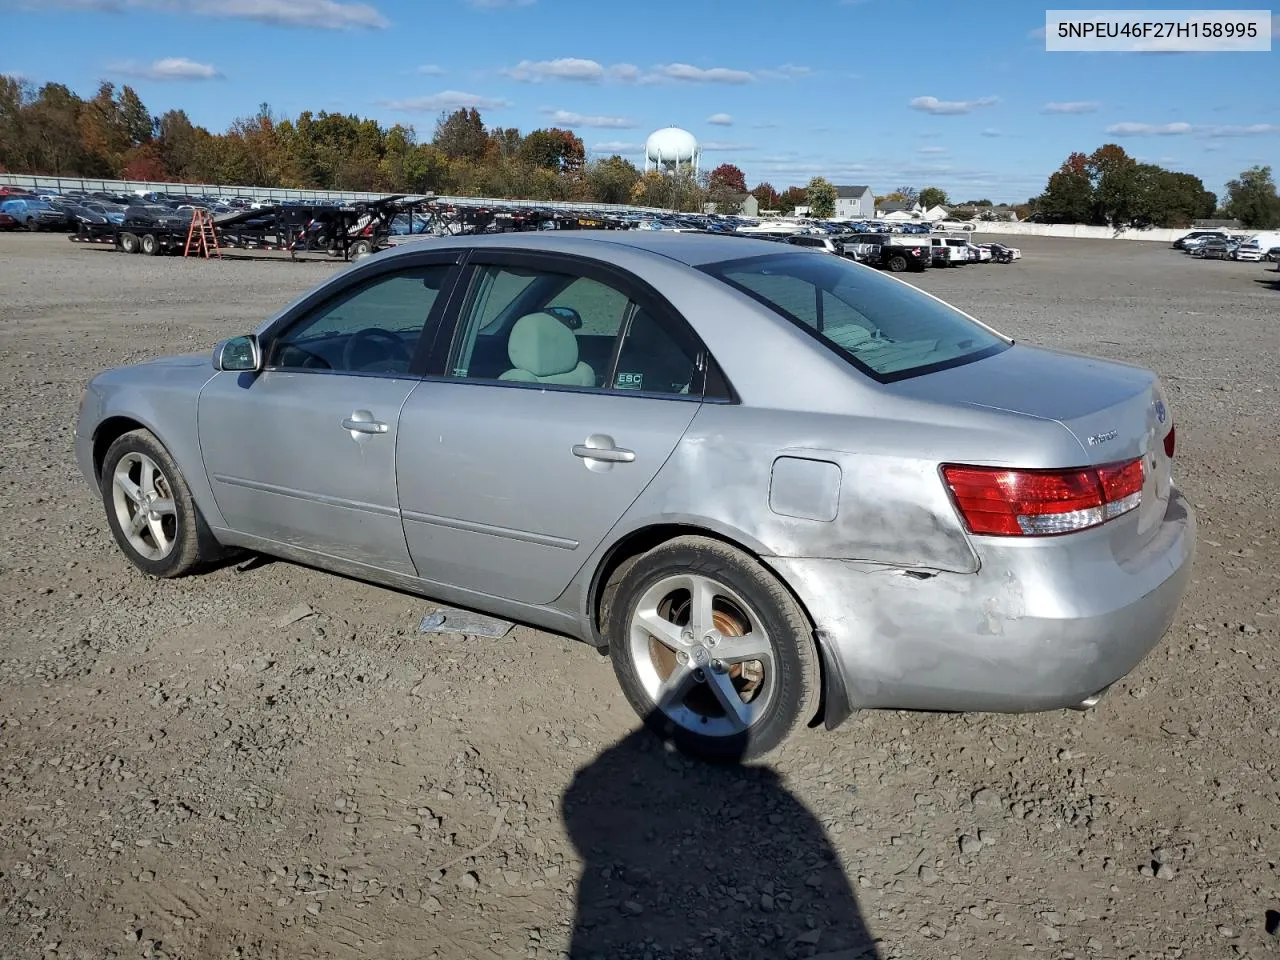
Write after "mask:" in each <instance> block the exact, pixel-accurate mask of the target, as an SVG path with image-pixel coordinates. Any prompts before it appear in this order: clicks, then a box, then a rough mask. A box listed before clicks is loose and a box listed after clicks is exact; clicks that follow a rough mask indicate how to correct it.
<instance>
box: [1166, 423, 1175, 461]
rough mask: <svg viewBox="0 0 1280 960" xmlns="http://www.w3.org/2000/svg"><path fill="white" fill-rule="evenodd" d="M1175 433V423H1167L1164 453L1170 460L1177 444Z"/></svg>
mask: <svg viewBox="0 0 1280 960" xmlns="http://www.w3.org/2000/svg"><path fill="white" fill-rule="evenodd" d="M1177 434H1178V430H1177V426H1176V424H1172V423H1171V424H1169V432H1168V433H1166V434H1165V435H1164V455H1165V456H1166V457H1168V458H1169V459H1170V460H1172V459H1173V451H1174V448H1175V447H1176V446H1177V445H1178V436H1177Z"/></svg>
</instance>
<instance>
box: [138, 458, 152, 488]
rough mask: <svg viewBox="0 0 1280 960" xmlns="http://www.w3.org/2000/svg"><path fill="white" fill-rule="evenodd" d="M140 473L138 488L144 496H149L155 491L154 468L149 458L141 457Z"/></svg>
mask: <svg viewBox="0 0 1280 960" xmlns="http://www.w3.org/2000/svg"><path fill="white" fill-rule="evenodd" d="M140 462H141V466H142V475H141V476H140V477H139V478H138V489H139V490H141V491H142V495H143V496H144V497H149V496H151V495H152V494H154V493H155V492H156V468H155V464H153V463H152V462H151V461H150V460H147V459H146V458H142V459H141V461H140Z"/></svg>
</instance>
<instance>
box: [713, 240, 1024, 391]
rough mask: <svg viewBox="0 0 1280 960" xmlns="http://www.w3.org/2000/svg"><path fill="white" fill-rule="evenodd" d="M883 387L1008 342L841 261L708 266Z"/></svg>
mask: <svg viewBox="0 0 1280 960" xmlns="http://www.w3.org/2000/svg"><path fill="white" fill-rule="evenodd" d="M700 269H701V270H703V271H704V272H705V273H709V274H710V275H711V276H713V277H716V278H717V279H719V280H722V281H723V282H725V283H727V284H729V285H730V286H732V287H735V288H736V289H738V290H740V291H742V292H743V293H745V294H747V295H748V296H750V297H752V298H753V299H755V300H757V301H759V302H760V303H762V304H764V305H765V306H767V307H769V308H771V309H773V310H774V311H775V312H777V313H778V314H780V315H781V316H782V317H784V318H786V319H787V320H789V321H791V322H792V323H795V324H796V325H798V326H800V327H802V328H803V329H805V330H806V331H808V332H809V333H811V334H812V335H814V336H815V337H817V338H818V339H819V340H820V341H821V342H823V343H824V344H826V345H827V346H828V347H829V348H831V349H832V350H834V351H835V352H836V353H837V354H839V355H840V356H842V357H844V358H845V359H846V360H848V361H849V362H850V363H852V364H853V365H854V366H856V367H857V368H858V369H860V370H862V371H863V372H864V373H867V374H869V375H871V376H872V377H874V378H875V379H876V380H879V381H881V382H889V381H893V380H902V379H905V378H906V377H910V376H917V375H920V374H924V373H929V372H931V371H934V370H942V369H945V368H947V367H954V366H959V365H960V364H963V363H969V362H972V361H974V360H980V359H982V358H983V357H989V356H991V355H993V354H996V353H999V352H1001V351H1002V350H1005V349H1007V348H1008V346H1009V343H1008V341H1007V340H1005V339H1003V338H1002V337H1000V336H999V335H998V334H996V333H994V332H992V331H991V330H988V329H987V328H986V327H984V326H982V325H981V324H978V323H976V322H974V321H973V320H970V319H969V318H968V317H966V316H965V315H964V314H962V313H961V312H960V311H958V310H956V309H954V308H952V307H949V306H947V305H946V304H944V303H941V302H939V301H937V300H935V299H933V298H932V297H930V296H927V295H926V294H924V293H921V292H920V291H919V290H917V289H915V288H914V287H912V286H911V285H910V284H906V283H903V282H901V281H899V280H896V279H893V278H890V277H886V276H883V275H882V274H879V273H877V272H875V271H874V270H871V269H868V268H867V267H863V266H860V265H858V264H855V263H851V262H850V261H848V260H845V259H843V258H837V257H811V256H805V255H803V254H796V253H787V254H777V255H766V256H762V257H751V258H748V259H744V260H731V261H724V262H721V263H712V264H707V265H704V266H702V267H700Z"/></svg>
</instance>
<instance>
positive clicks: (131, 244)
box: [120, 233, 142, 253]
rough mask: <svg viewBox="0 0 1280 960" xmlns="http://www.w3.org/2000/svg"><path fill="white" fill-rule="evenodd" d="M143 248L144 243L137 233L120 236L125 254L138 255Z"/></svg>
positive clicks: (121, 247) (121, 246)
mask: <svg viewBox="0 0 1280 960" xmlns="http://www.w3.org/2000/svg"><path fill="white" fill-rule="evenodd" d="M141 246H142V242H141V241H140V240H139V239H138V235H137V234H136V233H122V234H120V249H121V250H123V251H124V252H125V253H137V252H138V250H139V249H141Z"/></svg>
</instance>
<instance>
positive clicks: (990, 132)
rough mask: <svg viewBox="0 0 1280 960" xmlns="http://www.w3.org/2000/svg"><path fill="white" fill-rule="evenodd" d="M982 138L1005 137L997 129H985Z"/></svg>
mask: <svg viewBox="0 0 1280 960" xmlns="http://www.w3.org/2000/svg"><path fill="white" fill-rule="evenodd" d="M982 136H984V137H1002V136H1004V134H1002V133H1001V132H1000V131H999V130H997V129H996V128H995V127H987V129H985V130H983V131H982Z"/></svg>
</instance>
